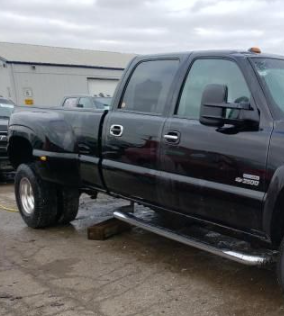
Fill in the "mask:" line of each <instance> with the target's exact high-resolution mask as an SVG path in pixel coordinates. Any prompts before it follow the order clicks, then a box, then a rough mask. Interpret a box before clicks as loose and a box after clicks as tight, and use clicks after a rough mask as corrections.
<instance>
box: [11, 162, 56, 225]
mask: <svg viewBox="0 0 284 316" xmlns="http://www.w3.org/2000/svg"><path fill="white" fill-rule="evenodd" d="M15 195H16V202H17V205H18V209H19V212H20V214H21V216H22V218H23V220H24V222H25V223H26V224H27V226H28V227H31V228H45V227H50V226H53V225H54V224H55V223H56V215H57V195H56V189H55V187H54V186H52V184H50V183H48V182H46V181H44V180H42V179H41V178H40V177H39V175H38V174H37V172H36V168H35V165H34V164H29V165H26V164H22V165H20V166H19V167H18V170H17V173H16V177H15Z"/></svg>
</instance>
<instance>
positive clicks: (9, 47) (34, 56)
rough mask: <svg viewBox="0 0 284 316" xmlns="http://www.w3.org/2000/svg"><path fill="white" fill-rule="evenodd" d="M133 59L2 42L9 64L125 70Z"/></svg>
mask: <svg viewBox="0 0 284 316" xmlns="http://www.w3.org/2000/svg"><path fill="white" fill-rule="evenodd" d="M133 57H135V55H134V54H125V53H116V52H107V51H95V50H88V49H77V48H61V47H50V46H40V45H30V44H16V43H6V42H0V59H2V60H4V61H6V62H8V63H23V64H50V65H70V66H77V67H78V66H84V67H102V68H118V69H120V68H121V69H123V68H125V67H126V65H127V64H128V62H129V61H130V60H131V59H132V58H133Z"/></svg>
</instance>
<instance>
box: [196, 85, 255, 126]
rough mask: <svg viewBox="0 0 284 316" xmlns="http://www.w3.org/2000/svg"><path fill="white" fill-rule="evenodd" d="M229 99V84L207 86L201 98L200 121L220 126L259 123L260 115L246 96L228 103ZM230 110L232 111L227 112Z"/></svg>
mask: <svg viewBox="0 0 284 316" xmlns="http://www.w3.org/2000/svg"><path fill="white" fill-rule="evenodd" d="M242 99H244V100H242ZM227 100H228V87H227V86H224V85H219V84H210V85H208V86H206V88H205V90H204V92H203V95H202V100H201V109H200V118H199V121H200V123H201V124H203V125H207V126H215V127H219V128H220V127H223V126H224V125H225V124H229V125H233V126H241V125H244V124H245V123H249V125H253V126H254V127H255V126H256V125H258V123H259V115H258V113H256V111H253V109H252V107H251V106H250V103H249V102H247V101H248V100H246V98H245V97H241V98H239V99H238V100H239V102H240V103H228V101H227ZM237 102H238V101H237ZM228 110H230V113H227V111H228Z"/></svg>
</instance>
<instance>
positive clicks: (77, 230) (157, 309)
mask: <svg viewBox="0 0 284 316" xmlns="http://www.w3.org/2000/svg"><path fill="white" fill-rule="evenodd" d="M121 205H125V202H124V201H122V200H115V199H113V198H110V197H107V196H105V195H99V198H98V199H97V200H95V201H94V200H91V199H90V198H89V197H87V196H82V198H81V202H80V212H79V215H78V217H77V219H76V220H75V221H74V222H73V223H72V225H69V226H65V227H55V228H50V229H44V230H33V229H29V228H27V227H26V225H25V224H24V222H23V221H22V219H21V217H20V215H19V213H18V212H17V208H16V204H15V199H14V193H13V184H12V183H8V184H5V183H0V240H1V242H0V315H1V316H36V315H40V316H45V315H59V316H63V315H66V316H73V315H74V316H84V315H101V316H134V315H137V316H159V315H163V316H183V315H184V316H195V315H196V316H197V315H198V316H203V315H208V316H213V315H214V316H217V315H218V316H233V315H234V316H254V315H255V316H262V315H265V316H268V315H269V316H276V315H279V316H280V315H283V314H284V298H283V296H282V295H281V292H280V289H279V287H278V285H277V282H276V277H275V272H274V269H273V268H274V267H273V266H271V267H269V268H268V269H259V268H253V267H246V266H243V265H241V264H237V263H234V262H231V261H228V260H225V259H222V258H219V257H216V256H214V255H211V254H208V253H205V252H203V251H199V250H197V249H194V248H191V247H187V246H185V245H182V244H179V243H176V242H173V241H171V240H167V239H165V238H162V237H159V236H156V235H154V234H151V233H148V232H146V231H143V230H141V229H138V228H134V229H132V230H131V231H130V232H126V233H123V234H120V235H117V236H114V237H112V238H110V239H108V240H105V241H94V240H88V239H87V228H88V226H90V225H92V224H94V223H96V222H99V221H101V220H103V219H106V218H109V217H110V216H111V214H112V212H113V211H114V210H115V209H116V208H117V207H119V206H121Z"/></svg>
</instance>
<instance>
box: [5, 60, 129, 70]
mask: <svg viewBox="0 0 284 316" xmlns="http://www.w3.org/2000/svg"><path fill="white" fill-rule="evenodd" d="M6 62H7V64H15V65H31V66H51V67H73V68H89V69H103V70H118V71H123V70H124V69H125V68H118V67H104V66H88V65H73V64H69V65H68V64H56V63H39V62H35V63H33V62H29V61H11V60H8V61H6Z"/></svg>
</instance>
